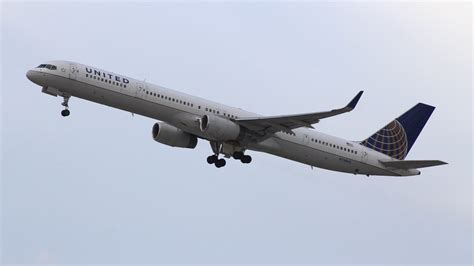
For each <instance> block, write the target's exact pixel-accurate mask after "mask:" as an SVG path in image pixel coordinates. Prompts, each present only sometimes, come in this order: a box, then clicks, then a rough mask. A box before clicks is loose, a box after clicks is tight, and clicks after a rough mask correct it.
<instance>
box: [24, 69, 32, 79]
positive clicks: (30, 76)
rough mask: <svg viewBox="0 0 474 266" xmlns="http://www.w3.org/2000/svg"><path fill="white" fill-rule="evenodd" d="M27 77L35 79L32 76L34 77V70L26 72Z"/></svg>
mask: <svg viewBox="0 0 474 266" xmlns="http://www.w3.org/2000/svg"><path fill="white" fill-rule="evenodd" d="M26 77H27V78H28V79H29V80H31V81H33V80H32V78H33V70H28V72H26Z"/></svg>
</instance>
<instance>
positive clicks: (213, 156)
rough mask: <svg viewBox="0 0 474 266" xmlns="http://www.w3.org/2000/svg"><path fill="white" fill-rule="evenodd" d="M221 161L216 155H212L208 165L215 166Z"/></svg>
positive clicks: (208, 159) (208, 158)
mask: <svg viewBox="0 0 474 266" xmlns="http://www.w3.org/2000/svg"><path fill="white" fill-rule="evenodd" d="M218 160H219V159H218V158H217V156H216V155H211V156H209V157H207V163H208V164H213V163H215V162H217V161H218Z"/></svg>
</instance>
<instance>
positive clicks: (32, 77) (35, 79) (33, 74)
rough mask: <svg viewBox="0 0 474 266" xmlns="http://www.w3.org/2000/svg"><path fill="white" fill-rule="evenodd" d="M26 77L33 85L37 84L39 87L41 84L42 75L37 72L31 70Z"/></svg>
mask: <svg viewBox="0 0 474 266" xmlns="http://www.w3.org/2000/svg"><path fill="white" fill-rule="evenodd" d="M26 77H27V78H28V79H29V80H30V81H31V82H33V83H36V84H38V85H39V82H40V74H39V73H38V72H37V71H35V70H29V71H28V72H26Z"/></svg>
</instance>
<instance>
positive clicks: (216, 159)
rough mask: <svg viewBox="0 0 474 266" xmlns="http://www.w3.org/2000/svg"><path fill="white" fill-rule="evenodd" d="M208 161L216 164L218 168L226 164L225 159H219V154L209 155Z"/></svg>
mask: <svg viewBox="0 0 474 266" xmlns="http://www.w3.org/2000/svg"><path fill="white" fill-rule="evenodd" d="M207 163H208V164H214V165H215V166H216V167H217V168H221V167H224V166H225V164H226V161H225V160H224V159H219V157H217V155H215V154H214V155H211V156H209V157H207Z"/></svg>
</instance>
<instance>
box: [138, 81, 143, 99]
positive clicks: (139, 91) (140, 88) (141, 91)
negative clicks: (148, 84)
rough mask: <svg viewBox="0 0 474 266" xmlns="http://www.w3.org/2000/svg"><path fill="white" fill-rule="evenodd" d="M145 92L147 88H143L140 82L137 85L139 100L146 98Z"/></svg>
mask: <svg viewBox="0 0 474 266" xmlns="http://www.w3.org/2000/svg"><path fill="white" fill-rule="evenodd" d="M144 92H145V87H144V86H143V84H142V83H140V82H138V83H137V94H136V96H137V98H144V94H145V93H144Z"/></svg>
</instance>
